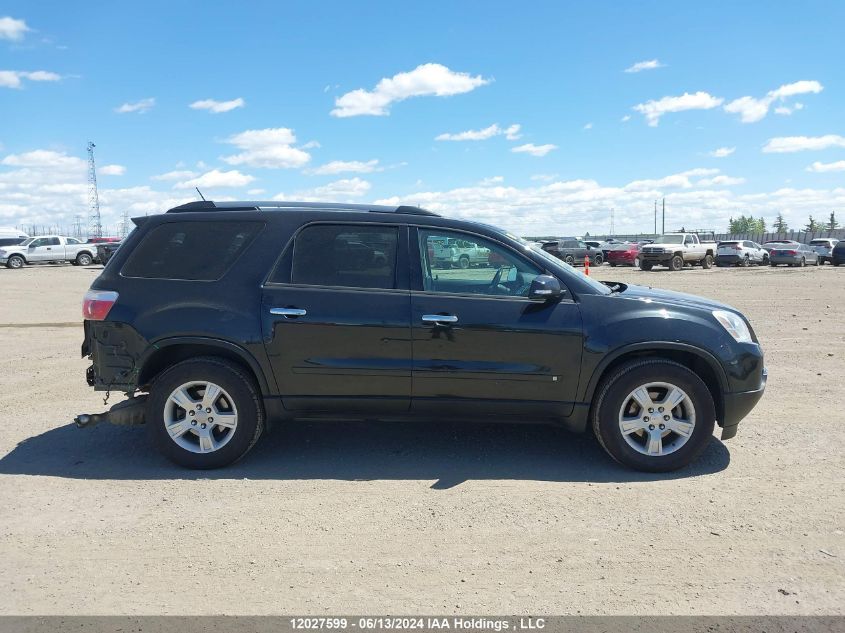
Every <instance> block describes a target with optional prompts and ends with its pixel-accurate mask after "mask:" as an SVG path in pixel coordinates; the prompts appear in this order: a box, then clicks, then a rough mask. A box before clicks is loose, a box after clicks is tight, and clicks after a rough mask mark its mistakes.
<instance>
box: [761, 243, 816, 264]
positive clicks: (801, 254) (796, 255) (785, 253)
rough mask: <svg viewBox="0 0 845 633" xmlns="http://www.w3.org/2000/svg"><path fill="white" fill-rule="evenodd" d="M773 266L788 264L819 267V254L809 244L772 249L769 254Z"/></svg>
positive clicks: (787, 245)
mask: <svg viewBox="0 0 845 633" xmlns="http://www.w3.org/2000/svg"><path fill="white" fill-rule="evenodd" d="M769 262H770V263H771V264H772V266H777V265H778V264H786V265H788V266H801V267H803V266H806V265H807V264H813V265H814V266H818V265H819V254H818V253H817V252H816V251H814V250H813V248H812V247H811V246H809V245H808V244H785V245H783V246H780V247H778V248H775V249H772V251H771V252H770V253H769Z"/></svg>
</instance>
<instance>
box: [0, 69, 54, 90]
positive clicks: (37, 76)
mask: <svg viewBox="0 0 845 633" xmlns="http://www.w3.org/2000/svg"><path fill="white" fill-rule="evenodd" d="M61 78H62V76H61V75H59V74H58V73H53V72H50V71H48V70H33V71H27V70H0V88H22V87H23V82H24V80H28V81H59V80H61Z"/></svg>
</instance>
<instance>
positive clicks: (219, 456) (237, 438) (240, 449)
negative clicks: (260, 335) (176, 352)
mask: <svg viewBox="0 0 845 633" xmlns="http://www.w3.org/2000/svg"><path fill="white" fill-rule="evenodd" d="M202 380H207V381H210V382H213V383H215V384H217V385H219V386H220V387H222V388H223V389H224V390H225V391H226V392H227V393H228V394H230V395H231V399H232V400H233V403H234V406H235V407H236V408H237V411H238V423H237V426H236V427H235V429H234V431H232V433H233V435H232V437H231V439H230V440H229V441H228V442H227V443H226V444H225V445H224V446H222V447H221V448H219V449H218V450H216V451H213V452H210V453H192V452H190V451H188V450H186V449H184V448H182V447H180V446H179V445H178V444H176V442H175V441H173V440H172V439H171V438H170V435H169V434H168V433H167V430H166V429H165V424H164V418H163V413H164V406H165V403H166V402H167V399H168V398H169V397H170V394H171V393H172V392H173V391H174V390H175V389H176V388H178V387H179V386H180V385H183V384H185V383H187V382H191V381H202ZM146 427H147V431H148V433H149V435H150V437H151V439H152V441H153V443H154V444H155V446H156V448H158V450H159V451H160V452H161V453H162V454H163V455H164V456H165V457H167V458H168V459H169V460H170V461H172V462H174V463H175V464H178V465H179V466H184V467H185V468H194V469H209V468H221V467H223V466H227V465H229V464H231V463H233V462H236V461H237V460H239V459H240V458H241V457H243V456H244V455H246V454H247V452H248V451H249V449H251V448H252V447H253V446H254V445H255V443H256V442H257V441H258V438H259V437H261V433H262V431H263V430H264V404H263V403H262V401H261V396H260V393H259V390H258V386H257V385H256V384H255V380H253V378H252V376H250V375H248V374H247V372H246V371H245V370H244V369H243V368H241V367H240V366H238V365H236V364H234V363H232V362H230V361H228V360H225V359H222V358H217V357H213V356H201V357H198V358H193V359H190V360H186V361H182V362H181V363H177V364H175V365H173V366H172V367H170V368H169V369H166V370H165V371H164V372H162V373H161V374H160V375H159V376H158V377H157V378H156V379H155V382H154V383H153V385H152V387H151V389H150V397H149V400H148V401H147V412H146Z"/></svg>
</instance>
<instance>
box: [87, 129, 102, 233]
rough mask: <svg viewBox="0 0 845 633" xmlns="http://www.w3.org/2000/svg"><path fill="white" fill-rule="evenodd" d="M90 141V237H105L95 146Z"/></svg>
mask: <svg viewBox="0 0 845 633" xmlns="http://www.w3.org/2000/svg"><path fill="white" fill-rule="evenodd" d="M95 147H96V145H94V143H92V142H91V141H88V237H103V224H102V221H101V219H100V197H99V196H98V195H97V169H96V167H95V166H94V148H95Z"/></svg>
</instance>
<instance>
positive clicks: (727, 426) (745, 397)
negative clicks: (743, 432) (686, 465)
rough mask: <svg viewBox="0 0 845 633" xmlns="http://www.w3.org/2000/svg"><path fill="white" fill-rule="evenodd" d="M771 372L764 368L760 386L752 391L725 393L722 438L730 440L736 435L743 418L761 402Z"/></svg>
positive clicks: (723, 397)
mask: <svg viewBox="0 0 845 633" xmlns="http://www.w3.org/2000/svg"><path fill="white" fill-rule="evenodd" d="M768 377H769V373H768V371H767V370H766V368H765V367H764V368H763V375H762V378H761V381H760V386H759V388H757V389H754V390H752V391H740V392H735V393H726V394H723V396H722V399H723V403H724V407H723V408H724V411H723V414H722V420H721V422H722V439H723V440H729V439H731V438H732V437H734V436H735V435H736V431H737V427H738V426H739V423H740V422H742V420H743V418H745V416H746V415H748V414H749V413H750V412H751V410H752V409H753V408H754V407H755V406H757V403H758V402H760V398H762V397H763V392H764V391H765V390H766V380H767V379H768Z"/></svg>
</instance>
